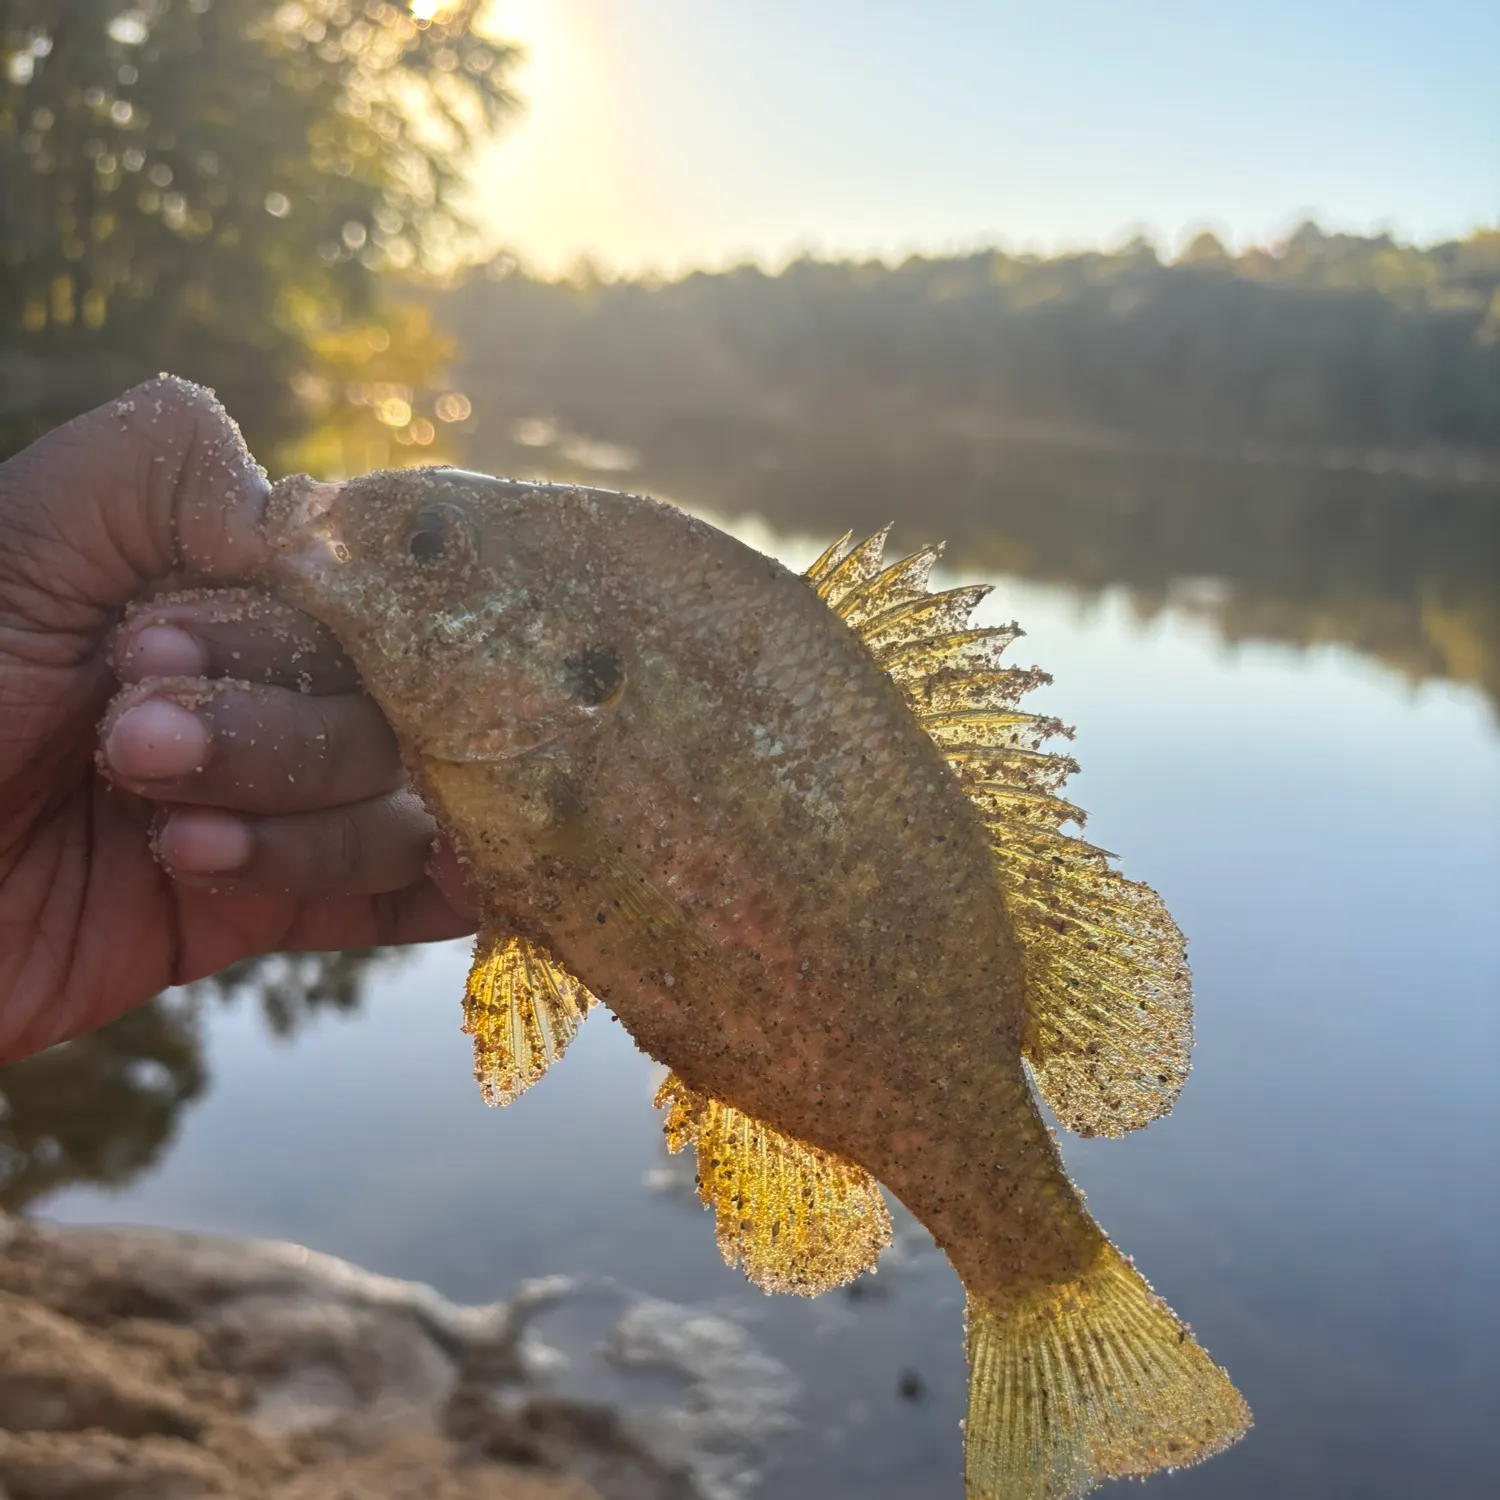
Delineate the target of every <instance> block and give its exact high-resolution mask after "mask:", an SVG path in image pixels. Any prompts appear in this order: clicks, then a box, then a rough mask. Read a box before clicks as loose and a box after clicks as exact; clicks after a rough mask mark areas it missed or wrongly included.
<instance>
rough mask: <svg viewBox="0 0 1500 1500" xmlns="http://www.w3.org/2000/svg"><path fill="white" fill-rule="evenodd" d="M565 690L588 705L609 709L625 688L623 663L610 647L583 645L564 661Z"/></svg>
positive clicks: (617, 653) (616, 652) (617, 700)
mask: <svg viewBox="0 0 1500 1500" xmlns="http://www.w3.org/2000/svg"><path fill="white" fill-rule="evenodd" d="M564 667H565V669H566V680H567V685H568V691H569V692H570V693H571V694H572V695H573V697H575V698H576V699H577V700H578V701H579V702H580V703H582V704H584V705H585V706H586V707H588V708H613V707H614V705H615V704H616V703H617V702H619V699H620V694H621V693H623V692H624V691H625V664H624V663H623V662H622V661H621V660H620V654H619V652H618V651H616V650H614V648H613V647H610V646H585V647H584V649H583V650H582V651H580V652H579V653H578V654H577V655H576V656H570V657H569V658H568V660H567V661H566V662H565V663H564Z"/></svg>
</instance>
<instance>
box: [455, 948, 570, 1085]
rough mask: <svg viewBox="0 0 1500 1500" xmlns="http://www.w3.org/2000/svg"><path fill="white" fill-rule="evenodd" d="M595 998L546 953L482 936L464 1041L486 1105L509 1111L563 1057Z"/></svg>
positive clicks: (469, 988)
mask: <svg viewBox="0 0 1500 1500" xmlns="http://www.w3.org/2000/svg"><path fill="white" fill-rule="evenodd" d="M593 1004H594V997H593V996H592V995H591V994H590V993H589V992H588V991H587V990H586V989H585V988H584V987H583V986H582V985H581V984H580V983H579V982H578V981H577V980H576V979H574V978H573V976H572V975H571V974H569V973H568V972H567V970H566V969H564V968H563V967H562V965H561V964H559V963H558V962H557V960H556V959H554V958H553V957H552V955H551V954H550V953H548V952H546V950H545V949H542V948H539V947H538V946H537V945H536V944H535V943H532V942H530V941H529V940H528V939H526V938H523V937H516V936H514V935H508V934H501V933H497V932H495V931H493V930H491V929H490V928H488V927H485V928H481V929H480V933H479V938H478V940H477V941H476V943H475V945H474V964H473V967H472V968H470V970H469V981H468V984H467V985H466V986H465V987H464V1033H465V1035H467V1036H471V1037H473V1038H474V1077H475V1078H476V1079H477V1080H478V1081H479V1088H480V1091H481V1092H482V1093H483V1095H484V1100H485V1103H486V1104H509V1103H510V1102H511V1100H512V1099H516V1098H518V1097H519V1096H520V1095H521V1094H523V1093H525V1092H526V1090H527V1089H529V1088H530V1087H531V1085H532V1084H534V1083H535V1082H536V1081H537V1079H538V1078H540V1077H541V1076H542V1074H543V1073H545V1072H546V1071H547V1069H548V1068H549V1067H551V1066H552V1064H553V1063H554V1062H556V1061H557V1059H558V1058H559V1057H561V1056H562V1055H563V1051H564V1050H565V1049H566V1047H567V1045H568V1043H569V1042H571V1041H572V1040H573V1034H574V1032H576V1031H577V1030H578V1028H579V1026H580V1025H581V1024H582V1022H583V1018H584V1017H585V1016H586V1015H587V1014H588V1013H589V1007H590V1006H592V1005H593Z"/></svg>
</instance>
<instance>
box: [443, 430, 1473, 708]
mask: <svg viewBox="0 0 1500 1500" xmlns="http://www.w3.org/2000/svg"><path fill="white" fill-rule="evenodd" d="M564 422H566V416H565V417H564ZM501 430H502V431H503V426H502V429H501ZM594 430H595V431H602V432H604V433H605V434H607V436H608V437H609V439H610V440H611V441H613V442H617V443H628V444H630V445H632V447H633V448H634V449H635V451H636V452H637V454H639V455H640V464H639V467H638V468H637V469H636V470H635V471H634V472H632V473H630V474H629V475H628V476H625V477H624V478H625V483H626V484H627V485H628V487H629V488H632V489H645V490H648V491H653V492H655V493H659V494H664V495H667V496H670V497H671V498H673V499H676V500H679V501H683V502H686V503H688V504H691V505H694V506H698V507H702V508H704V509H706V510H710V511H713V512H716V513H718V514H720V515H726V516H735V515H758V516H760V517H762V518H764V519H765V520H766V521H768V522H770V523H771V524H772V525H773V526H776V527H778V528H780V529H783V530H787V531H792V532H797V533H807V534H810V535H812V536H815V537H823V536H832V535H834V534H837V533H838V532H841V531H843V530H845V529H846V528H853V529H855V530H856V531H857V530H860V529H861V528H863V529H865V530H869V529H872V528H873V527H874V526H875V525H878V524H880V523H882V522H885V521H888V520H894V521H895V522H896V535H895V543H896V545H898V546H902V545H906V544H911V545H916V544H919V543H921V542H925V541H928V540H931V539H933V538H935V537H937V538H945V539H946V540H947V542H948V557H949V560H950V562H952V563H953V564H954V565H956V566H959V567H962V568H964V569H965V570H968V571H971V572H972V571H974V570H991V571H994V572H1002V573H1014V574H1018V575H1020V576H1023V577H1030V578H1038V579H1043V580H1047V581H1051V582H1057V583H1064V584H1070V585H1072V586H1074V587H1076V588H1081V589H1084V590H1096V589H1103V588H1106V587H1109V586H1111V585H1124V586H1125V587H1126V588H1127V589H1129V590H1130V592H1131V595H1132V597H1133V599H1134V601H1135V603H1136V606H1137V607H1138V609H1139V610H1140V611H1141V613H1142V615H1144V616H1146V617H1149V616H1150V615H1152V614H1154V613H1156V612H1157V611H1159V610H1160V609H1162V608H1165V607H1167V606H1168V605H1172V606H1175V607H1179V608H1187V609H1189V610H1191V611H1193V612H1194V613H1197V614H1199V615H1200V616H1202V617H1204V618H1205V619H1207V620H1209V621H1210V622H1211V623H1212V624H1213V625H1214V626H1215V627H1216V628H1217V629H1218V630H1219V631H1220V632H1221V633H1222V634H1223V635H1224V637H1225V638H1226V639H1228V640H1230V641H1242V640H1252V639H1258V640H1272V641H1285V642H1290V643H1294V644H1297V645H1302V646H1316V645H1324V644H1338V645H1345V646H1349V647H1352V648H1353V649H1355V650H1358V651H1361V652H1363V653H1365V654H1367V655H1370V656H1373V657H1375V658H1376V659H1378V660H1380V661H1382V662H1384V663H1385V664H1386V665H1387V666H1390V667H1393V668H1394V669H1396V670H1398V671H1400V672H1403V673H1404V674H1406V675H1407V676H1409V677H1410V678H1412V679H1414V680H1420V679H1425V678H1448V679H1450V680H1453V681H1457V682H1465V683H1469V684H1471V685H1473V686H1475V687H1478V688H1480V689H1481V690H1482V691H1483V692H1484V693H1485V694H1486V695H1487V696H1488V697H1489V699H1490V701H1491V703H1492V704H1494V705H1495V706H1496V707H1497V709H1500V492H1497V491H1500V487H1497V484H1496V483H1493V482H1473V481H1464V480H1459V479H1450V480H1446V481H1441V482H1440V481H1437V480H1434V479H1422V478H1420V477H1417V476H1413V475H1411V474H1399V473H1383V474H1382V473H1373V472H1370V471H1369V470H1368V469H1366V468H1359V467H1355V466H1352V465H1351V466H1350V467H1348V468H1344V469H1339V468H1335V467H1331V466H1330V467H1315V466H1312V465H1310V464H1306V463H1293V462H1289V461H1279V460H1275V459H1273V458H1272V457H1270V456H1268V455H1267V456H1260V457H1257V458H1252V459H1250V460H1247V459H1245V458H1243V457H1230V456H1226V455H1220V454H1212V453H1203V452H1198V453H1195V452H1191V451H1180V452H1176V453H1168V452H1162V451H1157V452H1154V453H1148V452H1142V451H1135V452H1132V451H1129V450H1127V449H1124V448H1120V447H1113V448H1112V447H1109V446H1107V445H1104V444H1099V445H1096V446H1092V447H1091V446H1088V445H1085V444H1080V443H1076V442H1062V441H1059V442H1050V441H1042V440H1035V439H1034V440H1026V441H1023V440H1021V439H1019V438H1011V439H1005V440H1001V439H998V438H996V437H995V436H993V435H984V434H976V433H973V432H965V431H961V430H954V429H946V428H945V427H944V426H943V424H942V423H941V422H940V421H938V420H936V419H935V418H934V416H933V415H932V414H931V413H923V412H921V411H916V410H914V411H912V412H911V413H909V414H908V417H907V418H906V419H904V420H902V419H895V418H892V417H891V416H890V414H889V413H886V414H884V416H881V415H878V414H874V413H861V412H856V413H854V414H853V415H852V416H851V417H849V419H848V420H846V421H844V422H843V423H841V424H838V425H835V424H833V423H831V422H830V423H820V422H816V421H812V420H808V421H796V422H791V421H787V422H782V421H778V422H776V423H767V422H765V421H762V420H758V419H756V418H754V417H750V418H738V417H737V418H731V417H729V416H727V415H726V416H724V417H723V418H722V419H718V420H714V421H706V420H704V421H699V422H693V421H689V420H683V421H680V422H679V423H677V424H676V425H675V426H673V425H667V426H663V427H650V428H646V427H642V428H640V429H634V428H632V427H631V426H629V425H628V424H627V423H626V422H625V421H624V420H623V419H619V420H616V421H613V422H610V423H608V424H607V425H603V426H602V427H596V428H595V429H594ZM562 431H563V432H566V427H565V426H563V428H562ZM526 435H527V436H528V437H529V436H530V434H526ZM575 446H576V445H575ZM471 461H472V462H473V463H474V464H475V466H476V467H483V468H489V469H492V470H494V471H496V472H501V473H523V474H527V475H534V474H538V473H541V474H545V475H547V476H549V477H556V478H566V479H572V480H582V481H588V482H592V483H601V482H602V483H604V484H619V483H621V479H622V476H619V475H609V474H605V475H600V474H590V473H589V472H588V471H587V470H586V469H585V468H583V467H580V465H579V464H578V463H577V462H575V461H572V460H571V459H570V456H569V452H568V451H567V445H566V444H565V442H564V441H563V440H562V438H559V439H558V441H557V443H556V444H555V445H552V446H549V447H544V448H539V447H528V446H521V445H508V444H506V443H505V441H504V440H503V439H502V438H500V437H499V436H498V435H497V433H496V431H495V429H494V428H489V429H487V431H486V436H485V441H484V449H483V452H482V453H475V454H473V455H471ZM1022 623H1023V624H1024V623H1025V622H1024V621H1023V622H1022Z"/></svg>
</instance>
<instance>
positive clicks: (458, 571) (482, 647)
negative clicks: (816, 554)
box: [266, 469, 641, 760]
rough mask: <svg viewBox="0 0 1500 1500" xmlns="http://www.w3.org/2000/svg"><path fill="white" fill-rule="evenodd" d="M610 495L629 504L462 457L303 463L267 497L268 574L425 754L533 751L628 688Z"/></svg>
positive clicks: (604, 711) (458, 756) (590, 718)
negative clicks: (470, 466) (335, 480)
mask: <svg viewBox="0 0 1500 1500" xmlns="http://www.w3.org/2000/svg"><path fill="white" fill-rule="evenodd" d="M611 501H613V502H618V503H620V504H627V505H628V503H629V502H628V501H627V499H626V497H624V496H611V495H606V494H605V493H604V492H598V491H588V490H574V489H568V488H564V487H561V486H552V485H538V484H521V483H513V482H510V481H506V480H500V479H492V478H490V477H489V476H487V475H482V474H470V473H466V472H463V471H461V470H457V469H424V470H409V471H397V472H391V473H377V474H368V475H365V476H363V477H362V478H359V479H356V480H352V481H350V482H349V483H347V484H342V485H336V484H319V483H315V482H314V481H312V480H309V479H306V478H304V477H301V476H298V477H297V478H294V479H289V480H283V481H282V482H281V483H280V484H279V485H277V486H276V489H275V490H274V491H273V494H272V499H271V502H270V504H269V506H268V508H267V521H266V526H267V534H268V540H269V542H270V545H271V551H272V556H273V562H272V563H271V567H270V575H271V583H272V587H273V588H274V590H275V592H277V593H278V594H279V595H280V596H281V597H283V598H286V599H288V600H290V601H291V602H293V603H295V604H297V605H298V606H299V607H301V608H302V609H304V610H306V611H307V612H308V613H309V614H311V615H312V616H313V617H314V618H316V619H318V620H321V621H322V622H323V623H324V624H325V625H327V626H328V627H329V629H330V630H332V631H333V633H334V634H335V635H336V636H337V637H338V639H339V641H340V642H341V644H342V645H343V646H344V648H345V650H347V651H348V652H349V654H350V656H351V657H352V658H353V660H354V663H355V665H356V667H358V669H359V671H360V674H361V676H362V678H363V679H364V682H365V685H366V687H367V688H368V689H369V690H370V691H371V692H372V693H373V694H374V696H375V697H376V698H377V699H378V700H379V701H380V702H381V704H382V706H384V707H385V708H386V710H387V712H388V714H389V715H390V717H391V718H392V720H393V722H395V723H396V724H397V726H398V728H399V729H401V730H403V732H404V736H405V737H406V738H407V739H408V740H410V741H411V742H413V743H414V746H415V748H416V749H418V750H419V751H420V752H421V753H422V754H424V755H428V756H432V757H435V758H437V759H441V760H469V759H484V760H493V759H503V758H505V757H507V756H510V755H524V754H527V753H529V752H531V751H534V750H536V749H539V748H541V747H542V746H544V745H547V744H549V743H551V742H553V741H555V740H557V739H558V738H560V737H562V736H564V735H567V734H568V733H569V732H570V731H576V730H582V729H585V728H587V727H588V726H589V725H591V724H593V723H596V722H597V721H598V720H599V719H600V717H601V716H604V715H608V714H609V713H610V711H611V710H612V709H613V708H614V707H615V706H616V704H617V703H618V702H619V699H620V696H621V694H622V692H623V689H624V684H625V675H626V667H625V663H624V661H623V659H622V655H621V646H620V643H621V641H622V639H623V638H624V636H625V634H626V627H625V624H624V621H623V620H622V619H621V618H620V616H621V615H622V613H623V612H625V609H626V606H625V604H624V603H623V601H622V600H621V597H620V591H619V588H618V578H619V576H620V574H621V572H622V570H623V563H622V561H621V560H620V559H619V558H618V557H616V555H615V554H614V552H613V551H612V549H611V547H610V545H609V536H610V533H611V525H610V522H611V518H612V517H611V512H610V508H609V503H608V502H611ZM636 503H641V502H636Z"/></svg>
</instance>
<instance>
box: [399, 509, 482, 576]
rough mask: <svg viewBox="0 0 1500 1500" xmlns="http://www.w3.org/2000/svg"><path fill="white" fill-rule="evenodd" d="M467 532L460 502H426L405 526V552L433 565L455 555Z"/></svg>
mask: <svg viewBox="0 0 1500 1500" xmlns="http://www.w3.org/2000/svg"><path fill="white" fill-rule="evenodd" d="M467 534H468V533H467V527H466V523H465V520H464V515H463V512H462V511H460V510H459V509H458V507H457V506H455V505H424V506H423V507H422V508H421V510H419V511H417V512H416V513H415V514H414V515H413V516H412V518H411V523H410V524H409V525H408V527H407V529H406V543H405V551H406V555H407V557H408V558H409V559H410V560H411V561H412V562H414V563H417V564H418V565H419V566H421V567H424V568H426V567H431V566H432V565H433V564H434V563H438V562H442V561H443V560H444V559H445V558H447V557H450V556H452V555H453V554H454V552H455V551H456V550H457V548H458V546H459V545H460V543H461V542H462V541H463V540H464V539H465V538H466V537H467Z"/></svg>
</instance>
